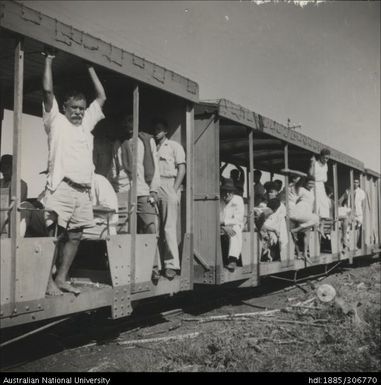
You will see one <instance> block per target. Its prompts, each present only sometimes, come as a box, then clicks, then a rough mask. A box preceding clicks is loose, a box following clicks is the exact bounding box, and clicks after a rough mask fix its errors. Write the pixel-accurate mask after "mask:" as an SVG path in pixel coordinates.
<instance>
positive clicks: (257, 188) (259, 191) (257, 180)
mask: <svg viewBox="0 0 381 385" xmlns="http://www.w3.org/2000/svg"><path fill="white" fill-rule="evenodd" d="M261 177H262V172H261V171H260V170H254V205H255V206H256V207H257V206H259V205H260V204H261V203H262V202H264V201H265V188H264V187H263V185H262V183H261Z"/></svg>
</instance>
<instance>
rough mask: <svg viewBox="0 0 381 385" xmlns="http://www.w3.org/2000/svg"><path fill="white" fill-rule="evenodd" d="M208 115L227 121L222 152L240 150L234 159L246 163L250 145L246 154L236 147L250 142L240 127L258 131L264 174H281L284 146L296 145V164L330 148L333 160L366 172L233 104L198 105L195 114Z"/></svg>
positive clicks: (292, 154)
mask: <svg viewBox="0 0 381 385" xmlns="http://www.w3.org/2000/svg"><path fill="white" fill-rule="evenodd" d="M204 112H206V113H207V112H209V113H217V114H218V116H219V117H220V118H223V119H226V120H227V122H225V123H223V124H220V129H221V136H222V138H223V139H222V143H221V151H222V152H223V151H224V149H225V147H226V151H230V152H231V153H232V154H234V151H235V148H237V151H239V152H238V153H236V154H234V155H232V156H233V157H235V159H236V160H239V159H240V158H241V159H242V160H244V158H246V157H247V152H248V148H247V145H246V151H245V152H243V151H242V149H243V147H242V146H237V145H236V144H237V142H239V141H240V140H241V141H244V140H245V139H246V138H247V136H246V133H245V131H242V130H239V125H242V126H245V127H248V128H251V129H252V130H254V134H255V142H254V159H255V160H256V162H255V167H259V166H262V168H263V169H264V170H269V171H270V170H275V171H279V170H280V169H281V168H283V167H284V163H283V162H284V154H283V150H284V143H289V144H290V145H292V146H291V147H290V149H289V155H290V158H291V159H293V160H294V162H295V163H297V162H300V161H304V160H307V159H309V157H310V152H312V153H315V154H318V153H319V152H320V150H321V149H322V148H328V149H329V150H330V151H331V159H332V160H335V161H337V162H339V163H342V164H344V165H346V166H349V167H353V168H355V169H357V170H360V171H363V170H364V164H363V162H361V161H359V160H357V159H355V158H353V157H351V156H349V155H346V154H344V153H342V152H340V151H338V150H336V149H334V148H332V147H330V146H327V145H325V144H323V143H321V142H318V141H317V140H314V139H312V138H310V137H308V136H307V135H304V134H301V133H300V132H297V131H295V130H292V129H289V128H287V127H286V126H284V125H282V124H280V123H278V122H276V121H274V120H272V119H269V118H267V117H265V116H263V115H261V114H258V113H256V112H254V111H251V110H249V109H247V108H245V107H242V106H240V105H238V104H235V103H233V102H231V101H229V100H226V99H217V100H214V101H202V102H201V103H199V104H198V105H197V107H196V111H195V113H196V116H197V114H202V113H204ZM269 136H270V137H271V139H269ZM224 138H226V139H224ZM232 139H234V140H232Z"/></svg>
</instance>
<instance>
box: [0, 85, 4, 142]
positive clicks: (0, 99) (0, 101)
mask: <svg viewBox="0 0 381 385" xmlns="http://www.w3.org/2000/svg"><path fill="white" fill-rule="evenodd" d="M4 97H5V96H4V83H3V81H2V80H1V79H0V149H1V142H2V140H3V128H2V127H3V119H4V104H5V101H4Z"/></svg>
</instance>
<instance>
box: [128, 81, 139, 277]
mask: <svg viewBox="0 0 381 385" xmlns="http://www.w3.org/2000/svg"><path fill="white" fill-rule="evenodd" d="M138 132H139V86H138V85H137V84H136V85H135V87H134V92H133V134H132V151H133V156H132V185H131V190H130V205H131V208H133V211H132V213H131V216H130V233H131V282H132V283H133V284H134V283H135V266H136V233H137V183H136V181H137V160H138Z"/></svg>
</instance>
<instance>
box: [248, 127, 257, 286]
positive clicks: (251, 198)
mask: <svg viewBox="0 0 381 385" xmlns="http://www.w3.org/2000/svg"><path fill="white" fill-rule="evenodd" d="M253 173H254V133H253V130H252V129H250V131H249V172H248V175H249V180H248V192H249V206H248V210H247V214H248V215H249V230H250V260H251V273H257V277H256V280H257V279H258V277H259V272H258V271H256V272H255V271H254V265H255V253H256V250H255V232H254V211H253V210H254V180H253ZM257 257H258V259H259V255H257ZM257 266H258V268H259V263H257Z"/></svg>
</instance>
